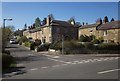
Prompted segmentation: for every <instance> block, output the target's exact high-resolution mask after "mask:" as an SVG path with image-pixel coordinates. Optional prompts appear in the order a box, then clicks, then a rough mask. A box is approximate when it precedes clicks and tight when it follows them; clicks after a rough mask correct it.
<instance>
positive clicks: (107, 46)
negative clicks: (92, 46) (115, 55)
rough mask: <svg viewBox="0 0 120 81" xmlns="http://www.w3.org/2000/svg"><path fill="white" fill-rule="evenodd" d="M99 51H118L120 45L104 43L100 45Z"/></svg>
mask: <svg viewBox="0 0 120 81" xmlns="http://www.w3.org/2000/svg"><path fill="white" fill-rule="evenodd" d="M98 49H99V50H116V51H118V49H119V45H116V44H115V43H102V44H100V45H98Z"/></svg>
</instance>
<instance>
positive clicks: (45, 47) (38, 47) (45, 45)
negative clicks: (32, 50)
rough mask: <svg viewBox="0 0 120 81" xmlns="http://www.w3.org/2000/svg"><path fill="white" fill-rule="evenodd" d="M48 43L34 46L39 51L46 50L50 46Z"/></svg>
mask: <svg viewBox="0 0 120 81" xmlns="http://www.w3.org/2000/svg"><path fill="white" fill-rule="evenodd" d="M50 45H51V44H50V43H45V44H42V45H40V46H37V47H36V49H37V50H36V51H37V52H39V51H48V49H49V48H50Z"/></svg>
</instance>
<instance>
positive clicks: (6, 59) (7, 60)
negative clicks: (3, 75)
mask: <svg viewBox="0 0 120 81" xmlns="http://www.w3.org/2000/svg"><path fill="white" fill-rule="evenodd" d="M13 62H14V58H13V57H12V56H11V55H8V54H2V68H3V69H6V68H8V67H10V65H11V64H12V63H13Z"/></svg>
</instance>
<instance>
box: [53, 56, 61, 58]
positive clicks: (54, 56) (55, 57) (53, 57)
mask: <svg viewBox="0 0 120 81" xmlns="http://www.w3.org/2000/svg"><path fill="white" fill-rule="evenodd" d="M52 58H60V56H54V57H52Z"/></svg>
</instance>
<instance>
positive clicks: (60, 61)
mask: <svg viewBox="0 0 120 81" xmlns="http://www.w3.org/2000/svg"><path fill="white" fill-rule="evenodd" d="M48 59H50V60H53V61H57V62H62V63H66V62H65V61H62V60H56V59H52V58H48Z"/></svg>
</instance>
